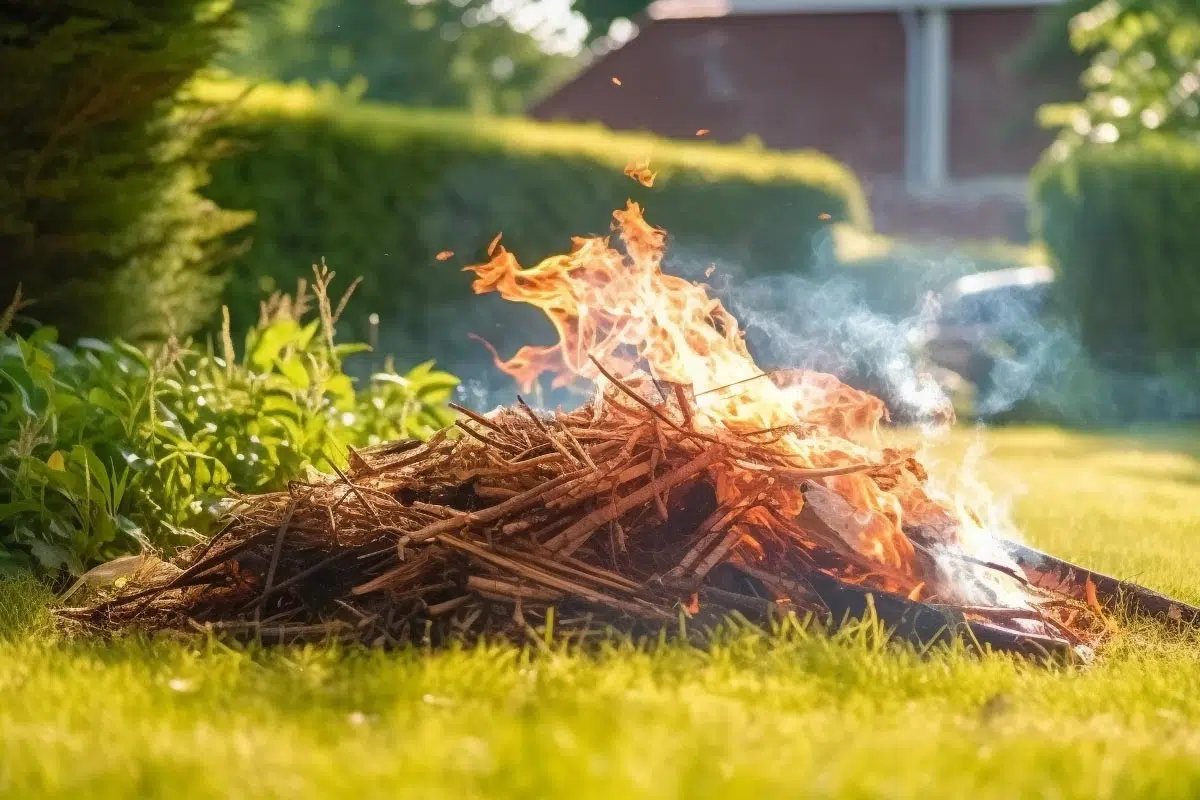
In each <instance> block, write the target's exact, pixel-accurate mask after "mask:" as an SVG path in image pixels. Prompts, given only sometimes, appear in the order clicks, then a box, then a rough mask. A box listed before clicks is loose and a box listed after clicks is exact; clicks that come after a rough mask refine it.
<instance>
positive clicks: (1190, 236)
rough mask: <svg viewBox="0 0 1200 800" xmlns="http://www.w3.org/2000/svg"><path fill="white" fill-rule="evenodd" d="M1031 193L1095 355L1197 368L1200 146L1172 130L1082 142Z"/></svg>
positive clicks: (1110, 361) (1065, 291)
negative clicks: (1175, 135) (1107, 141)
mask: <svg viewBox="0 0 1200 800" xmlns="http://www.w3.org/2000/svg"><path fill="white" fill-rule="evenodd" d="M1034 195H1035V198H1036V208H1035V214H1036V218H1035V220H1034V224H1035V227H1036V228H1037V230H1038V232H1039V233H1040V234H1041V236H1042V238H1043V239H1044V240H1045V242H1046V245H1047V247H1048V249H1049V251H1050V253H1051V254H1052V256H1053V258H1054V260H1055V262H1056V263H1057V265H1058V272H1059V281H1058V282H1059V284H1060V286H1061V287H1062V296H1063V298H1064V300H1066V302H1067V307H1068V308H1069V309H1070V310H1071V311H1073V313H1074V314H1075V315H1076V316H1077V320H1078V323H1079V326H1080V332H1081V335H1082V340H1083V344H1084V346H1085V347H1086V348H1087V350H1088V351H1089V353H1090V354H1091V356H1092V357H1093V358H1095V359H1096V360H1097V361H1098V362H1099V363H1102V364H1105V365H1107V366H1110V367H1113V368H1117V369H1123V370H1131V371H1147V372H1150V371H1156V372H1158V371H1173V370H1184V371H1191V374H1192V375H1194V376H1196V375H1200V361H1198V358H1200V356H1198V354H1200V314H1197V298H1200V146H1197V144H1196V143H1195V142H1194V141H1188V140H1182V139H1176V138H1172V137H1166V136H1149V137H1145V138H1143V139H1141V140H1139V141H1137V142H1131V143H1121V144H1117V145H1109V146H1102V145H1085V146H1082V147H1081V148H1079V149H1077V150H1076V151H1074V153H1073V154H1072V155H1071V156H1070V157H1069V158H1067V159H1066V160H1064V161H1054V160H1051V159H1050V158H1047V160H1046V161H1044V162H1043V163H1042V164H1041V165H1039V167H1038V169H1037V170H1036V171H1035V174H1034ZM1197 382H1200V377H1198V378H1197Z"/></svg>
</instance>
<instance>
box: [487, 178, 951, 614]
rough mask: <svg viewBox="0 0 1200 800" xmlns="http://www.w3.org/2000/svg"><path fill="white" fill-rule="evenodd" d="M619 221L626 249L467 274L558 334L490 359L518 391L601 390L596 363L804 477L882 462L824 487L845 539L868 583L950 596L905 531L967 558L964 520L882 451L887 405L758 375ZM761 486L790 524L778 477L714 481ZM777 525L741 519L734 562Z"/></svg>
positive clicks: (579, 244)
mask: <svg viewBox="0 0 1200 800" xmlns="http://www.w3.org/2000/svg"><path fill="white" fill-rule="evenodd" d="M613 218H614V228H615V230H616V231H617V232H618V233H619V235H620V239H621V242H622V243H623V249H621V250H619V249H617V248H616V247H614V246H613V244H612V243H611V242H610V240H609V239H607V238H602V237H592V238H576V239H574V240H573V246H572V248H571V250H570V252H569V253H566V254H562V255H556V256H552V257H550V258H547V259H546V260H544V261H542V262H541V263H539V264H537V265H535V266H532V267H529V268H528V269H523V268H522V267H521V266H520V264H519V263H518V262H517V259H516V258H515V257H514V255H513V254H512V253H510V252H508V251H507V250H506V249H505V248H504V247H502V246H499V245H498V244H497V245H496V247H495V251H494V253H493V254H492V256H491V259H490V260H489V261H488V262H487V263H484V264H478V265H475V266H471V267H468V268H467V269H468V270H470V271H472V272H474V273H475V280H474V284H473V289H474V291H475V292H476V293H479V294H483V293H487V292H498V293H499V294H500V295H501V296H502V297H504V298H505V299H507V300H511V301H515V302H522V303H528V304H530V305H533V306H536V307H537V308H539V309H541V310H542V311H543V312H544V313H545V314H546V316H547V317H548V318H549V319H550V321H551V323H552V324H553V325H554V328H555V330H556V331H557V334H558V342H557V343H556V344H553V345H550V346H544V347H538V346H525V347H522V348H521V349H520V350H518V351H517V353H516V354H515V355H514V356H513V357H512V358H510V359H508V360H502V359H501V358H500V357H499V356H498V355H497V354H496V353H495V351H494V350H493V351H492V352H493V356H494V357H495V360H496V364H497V366H498V367H499V368H500V369H501V370H503V371H504V372H506V373H508V374H509V375H511V376H512V377H513V378H514V379H516V381H517V382H518V384H520V386H521V387H522V389H523V390H524V391H528V390H529V389H530V388H531V387H532V386H533V384H534V383H535V382H536V381H537V380H538V378H539V376H541V375H542V374H543V373H551V374H552V375H553V376H554V379H553V385H554V386H565V385H568V384H570V383H572V382H574V381H575V380H577V379H587V380H592V381H598V380H600V379H602V376H601V374H600V370H599V369H598V367H597V365H596V362H598V363H599V364H602V365H604V366H605V367H606V370H605V371H607V372H609V373H611V374H616V375H627V374H630V373H632V372H633V371H635V370H638V369H641V370H644V371H645V372H647V373H648V374H649V375H650V376H651V377H652V378H654V379H655V380H659V381H664V382H669V383H672V384H677V385H682V386H685V387H690V391H691V392H692V394H693V396H694V401H693V405H694V412H695V418H694V419H693V420H692V422H693V424H694V425H695V427H696V428H697V429H698V430H700V431H704V430H706V429H707V430H709V431H710V432H711V431H713V430H717V429H719V428H723V429H725V430H728V431H731V432H734V433H739V434H743V435H747V436H755V437H760V438H762V440H763V444H762V449H763V450H764V451H765V452H769V453H770V454H771V455H772V457H773V458H776V459H778V460H779V461H781V462H782V463H786V464H789V465H794V466H795V467H796V468H797V469H798V470H801V469H821V468H838V467H846V466H848V465H855V464H868V463H870V464H885V465H888V466H887V467H886V469H882V470H874V471H866V472H864V471H859V472H853V473H851V474H844V475H837V476H833V477H826V478H824V479H822V482H823V483H824V485H825V487H826V488H828V489H831V490H833V492H835V493H836V494H837V495H840V496H841V498H843V499H844V500H846V501H848V503H849V508H850V509H851V512H850V515H849V517H847V518H845V519H844V522H845V524H844V525H842V526H840V529H841V531H843V532H845V533H844V534H843V535H844V536H845V538H846V539H847V542H846V543H847V544H848V545H849V546H851V547H853V548H854V549H855V550H856V551H858V552H859V553H860V554H862V555H863V556H865V557H867V558H868V559H869V560H870V561H872V562H873V563H875V564H877V565H878V570H879V574H878V575H873V576H871V577H872V579H873V580H875V581H877V582H880V583H882V585H884V586H885V587H886V588H889V589H891V590H894V591H899V592H902V593H904V594H907V595H909V596H912V597H914V598H915V597H929V596H931V595H943V594H945V593H946V591H947V589H946V588H945V587H941V586H937V585H935V584H934V583H931V582H930V581H931V577H930V576H929V575H928V574H927V572H928V570H925V571H924V573H923V571H922V570H921V568H920V567H919V565H918V563H917V558H916V554H915V549H916V548H915V547H914V543H913V541H912V540H910V538H909V536H908V535H906V533H905V529H906V527H912V526H918V527H920V528H921V530H922V532H923V535H924V536H925V537H926V538H927V540H929V541H932V543H933V544H935V545H941V546H946V547H960V548H961V547H962V546H963V545H964V543H965V542H964V540H963V539H962V536H961V534H960V533H959V531H960V525H959V522H960V515H959V514H958V513H957V511H956V509H955V508H954V506H953V505H952V504H951V503H948V502H945V501H943V500H941V499H934V498H933V497H931V496H930V495H929V494H928V493H927V492H926V491H925V489H924V487H923V484H924V482H925V479H926V475H925V473H924V470H923V468H922V467H921V466H920V464H919V463H918V462H917V461H916V459H915V458H914V457H913V453H912V452H911V451H907V450H901V449H893V448H889V447H886V446H885V444H884V442H883V438H882V434H881V424H882V423H883V422H884V421H885V420H887V410H886V408H885V406H884V404H883V402H882V401H881V400H880V399H879V398H877V397H875V396H873V395H871V394H868V393H866V392H862V391H859V390H857V389H854V388H852V387H850V386H848V385H846V384H844V383H842V382H841V381H840V380H839V379H838V378H836V377H834V376H833V375H828V374H824V373H819V372H812V371H806V370H788V371H775V372H772V373H771V374H767V373H765V372H764V371H763V370H762V369H761V368H760V367H759V366H758V365H757V364H756V363H755V361H754V359H753V357H752V356H751V354H750V352H749V350H748V349H747V347H746V343H745V338H744V334H743V332H742V330H741V329H740V327H739V325H738V322H737V320H736V319H735V318H734V317H733V316H732V315H731V314H730V313H729V312H728V311H727V310H726V309H725V308H724V307H723V306H722V304H721V303H720V301H718V300H716V299H714V298H712V297H710V296H709V294H708V290H707V288H706V287H705V286H703V285H701V284H698V283H693V282H690V281H688V280H685V279H683V278H681V277H678V276H674V275H669V274H666V273H664V272H663V270H662V259H663V255H664V251H665V245H666V235H665V232H664V231H663V230H661V229H659V228H656V227H654V226H652V225H650V224H649V223H648V222H647V221H646V220H645V218H644V217H643V215H642V209H641V207H640V206H639V205H638V204H637V203H635V202H632V201H630V202H628V203H627V205H626V207H625V208H624V209H621V210H617V211H615V212H613ZM494 244H495V243H494ZM593 358H594V359H595V362H593V360H592V359H593ZM768 432H769V433H770V435H769V436H762V434H764V433H768ZM755 441H756V442H757V441H758V439H755ZM786 473H787V470H786V469H784V470H782V471H781V473H780V474H781V475H783V476H786ZM764 480H766V481H767V483H768V484H771V482H772V481H774V483H773V484H772V485H771V488H770V491H771V493H772V499H773V501H774V503H773V505H774V507H775V509H776V510H777V511H779V512H780V514H781V515H783V516H784V517H791V518H795V516H796V515H798V514H799V513H800V512H801V511H802V510H803V509H804V506H805V502H806V501H805V497H804V494H803V492H802V490H801V487H800V485H799V483H800V482H799V481H794V482H790V481H787V480H777V481H776V480H775V476H774V471H772V473H769V474H768V475H767V476H765V477H764V473H763V472H762V471H761V470H759V471H755V470H749V469H745V470H743V469H738V470H725V471H719V472H718V473H717V474H716V480H715V484H716V491H717V496H718V499H719V500H720V501H721V502H722V503H723V504H737V503H739V502H743V501H745V500H747V499H748V498H750V497H752V496H753V495H755V494H756V493H758V492H761V491H763V487H764V483H763V482H764ZM772 525H773V523H772V519H771V516H770V513H769V512H767V511H766V510H765V509H764V508H761V507H756V508H752V509H751V510H750V511H749V512H747V513H746V514H744V515H743V516H742V517H740V518H739V520H738V522H737V523H736V524H735V525H734V526H733V527H731V531H741V532H742V536H741V537H740V538H739V539H738V540H737V543H736V544H735V545H734V548H735V549H734V553H735V556H736V557H737V558H740V559H742V560H743V561H745V562H747V563H752V562H754V561H755V560H756V559H759V558H761V554H762V550H763V542H761V541H759V540H758V539H756V537H755V536H754V535H752V534H751V533H750V531H752V530H754V528H755V526H762V527H772ZM929 541H927V544H928V543H929ZM842 577H846V576H842Z"/></svg>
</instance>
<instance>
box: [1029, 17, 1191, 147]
mask: <svg viewBox="0 0 1200 800" xmlns="http://www.w3.org/2000/svg"><path fill="white" fill-rule="evenodd" d="M1070 34H1071V44H1072V46H1073V47H1074V48H1075V49H1076V51H1078V52H1079V53H1081V54H1084V55H1087V56H1089V58H1090V64H1089V66H1088V68H1087V69H1086V70H1085V71H1084V73H1083V75H1082V78H1081V82H1082V83H1083V87H1084V89H1085V90H1086V91H1087V96H1086V97H1085V98H1084V100H1083V101H1082V102H1081V103H1078V104H1073V105H1064V106H1050V107H1047V108H1045V109H1044V110H1043V112H1042V119H1043V121H1044V122H1045V123H1046V124H1047V125H1049V126H1051V127H1058V128H1060V129H1061V131H1062V132H1061V135H1060V138H1059V141H1058V142H1057V143H1056V144H1055V147H1056V148H1057V150H1056V155H1057V156H1058V157H1060V158H1061V157H1065V156H1066V155H1067V154H1068V153H1069V151H1070V150H1071V149H1072V148H1074V147H1078V146H1080V145H1083V144H1085V143H1089V142H1090V143H1098V144H1112V143H1114V142H1118V141H1123V140H1128V139H1129V138H1131V137H1136V136H1139V135H1141V134H1142V133H1143V132H1147V131H1154V132H1158V133H1170V134H1174V135H1178V136H1188V137H1195V136H1196V135H1197V134H1198V133H1200V2H1198V0H1104V1H1103V2H1101V3H1100V4H1099V5H1097V6H1095V7H1094V8H1091V9H1090V10H1087V11H1084V12H1083V13H1079V14H1077V15H1076V16H1074V17H1073V18H1072V19H1071V21H1070Z"/></svg>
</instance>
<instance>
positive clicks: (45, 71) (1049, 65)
mask: <svg viewBox="0 0 1200 800" xmlns="http://www.w3.org/2000/svg"><path fill="white" fill-rule="evenodd" d="M4 5H5V8H4V10H3V12H2V13H0V18H3V19H4V21H5V25H6V27H5V28H4V34H3V35H4V37H5V38H6V41H7V43H8V44H7V45H6V47H5V49H4V52H3V54H2V55H0V74H4V75H5V76H10V77H8V78H6V82H8V83H9V86H8V88H7V89H6V92H5V97H4V98H2V99H0V125H2V126H3V136H4V141H5V142H6V143H8V144H9V146H8V147H7V148H6V149H5V151H4V152H3V153H0V164H2V165H3V169H4V181H3V184H4V185H3V187H2V188H0V243H2V244H3V250H4V252H5V254H6V262H7V265H6V266H5V267H4V268H3V273H4V274H3V277H2V278H0V294H2V295H3V296H4V297H5V298H8V297H11V296H12V295H13V294H14V292H15V291H16V288H17V285H18V284H21V285H22V287H23V297H24V298H26V299H27V300H34V301H36V304H35V305H32V306H29V307H28V308H21V309H20V310H19V313H17V314H16V319H17V321H18V322H20V320H34V319H36V320H38V321H39V322H41V323H45V324H50V325H54V326H56V327H57V328H58V332H59V338H60V340H61V341H63V342H66V343H70V342H73V341H75V340H76V339H78V338H79V337H93V338H105V337H120V338H122V339H126V340H129V341H133V342H138V343H140V342H151V343H152V342H155V341H163V340H165V339H166V338H167V337H168V336H171V335H174V336H176V337H193V338H194V340H195V341H197V342H204V341H208V342H210V343H211V342H214V341H216V339H217V338H219V331H220V327H221V324H222V314H221V311H220V308H221V306H222V305H226V306H227V307H228V314H229V319H230V325H231V328H232V330H233V332H234V333H235V337H234V338H235V339H236V340H237V342H239V343H240V342H241V336H242V333H243V332H244V331H246V330H247V329H249V328H251V327H253V326H254V325H255V323H256V321H257V320H259V318H260V303H261V301H262V300H263V299H264V298H265V297H268V296H269V295H271V294H272V293H273V292H277V291H284V292H290V291H293V290H294V289H295V287H296V285H297V281H298V280H301V279H311V277H312V265H313V264H316V263H321V262H322V261H323V262H324V263H325V264H327V265H328V266H329V267H330V268H332V269H334V270H336V271H337V273H338V276H339V280H340V281H343V282H346V283H348V281H349V280H350V279H351V278H354V277H361V278H362V283H361V285H360V286H359V287H358V289H357V293H356V295H355V297H354V299H353V300H352V301H351V302H350V304H349V305H348V307H347V309H346V312H345V313H344V315H343V316H342V317H341V320H340V322H339V325H338V334H339V336H341V337H343V338H346V339H349V340H355V341H362V342H368V343H370V344H371V345H372V346H373V347H374V353H373V354H372V355H369V356H367V355H360V356H356V357H355V360H353V361H352V362H350V363H352V364H353V369H354V370H356V371H357V372H359V373H363V374H365V372H366V371H369V370H372V369H378V368H379V367H380V365H381V364H382V363H383V362H384V359H385V358H388V357H391V358H392V359H393V360H394V363H395V364H397V365H400V366H402V367H407V366H411V365H412V364H416V363H418V362H422V361H425V360H426V359H434V360H436V362H437V363H438V365H439V367H441V368H442V369H445V370H447V371H449V372H452V373H454V374H456V375H458V376H460V377H461V378H462V379H463V381H464V389H463V390H462V391H464V392H468V393H474V394H473V395H471V397H473V402H474V403H475V404H478V405H488V404H490V403H494V402H500V401H502V400H504V399H506V398H508V397H510V396H511V392H512V387H511V386H510V384H509V382H508V379H507V378H506V377H505V376H503V375H501V374H499V373H498V372H497V371H496V370H494V369H493V367H492V366H491V357H490V355H489V354H488V352H487V350H486V349H485V348H484V347H483V346H482V345H481V344H480V343H479V342H478V341H476V340H475V339H473V338H470V334H475V335H478V336H481V337H483V338H485V339H486V340H488V341H489V342H491V343H492V344H494V345H495V346H496V347H497V348H498V350H499V351H500V352H501V353H502V354H505V355H508V354H510V353H511V352H512V351H513V350H514V349H515V348H516V347H517V346H519V345H520V344H523V343H527V342H530V341H542V342H545V341H546V340H547V338H548V337H549V335H550V329H549V327H548V326H547V325H546V324H545V323H544V322H543V321H542V320H541V319H540V318H539V315H538V314H537V313H536V312H534V311H532V310H531V309H524V308H514V307H511V306H510V305H508V304H505V303H504V302H503V301H500V300H499V299H497V298H495V297H490V296H489V297H483V298H479V297H475V296H473V295H472V294H471V292H470V288H469V285H470V280H469V275H467V274H464V273H463V272H462V270H461V268H462V267H463V266H464V265H466V264H469V263H474V262H476V261H478V260H481V259H482V258H483V256H484V251H485V249H486V247H487V244H488V243H489V242H490V241H491V240H492V239H493V237H494V236H495V235H496V234H497V233H503V236H504V239H503V240H504V243H505V244H506V246H507V247H508V248H509V249H511V250H513V251H515V253H516V254H517V256H518V257H519V258H520V260H521V261H522V263H524V264H532V263H535V262H536V260H538V259H540V258H543V257H545V256H547V255H549V254H552V253H556V252H561V251H564V250H565V249H567V248H568V247H569V244H570V237H572V236H575V235H584V234H588V233H606V232H607V228H608V223H609V220H610V213H611V211H612V209H614V208H617V207H619V206H621V205H622V204H623V203H624V201H625V199H626V198H627V197H632V198H634V199H636V200H638V201H639V202H641V203H643V204H644V205H645V207H646V209H647V214H648V217H649V219H650V221H651V222H653V223H655V224H657V225H660V226H663V227H665V228H666V229H667V231H668V232H669V235H670V247H671V251H670V252H671V256H670V258H671V262H670V265H669V268H670V269H672V270H675V271H678V272H679V273H681V274H684V275H687V276H689V277H694V278H697V279H700V278H702V276H703V275H704V274H705V273H706V271H708V268H709V266H710V265H715V267H716V270H715V273H713V274H712V277H711V278H710V279H709V283H711V284H712V285H713V287H714V290H716V291H718V292H720V293H721V294H722V296H723V297H724V298H725V299H726V300H727V302H729V303H730V304H731V305H732V306H733V307H734V308H735V310H736V311H737V313H738V314H739V316H740V317H741V318H742V319H743V321H744V322H745V324H746V325H747V327H748V328H749V330H750V340H751V342H752V344H753V346H754V347H755V349H756V351H757V352H758V353H759V357H760V359H761V360H762V361H763V362H764V363H765V364H766V365H768V366H775V365H785V364H786V365H797V366H811V367H815V368H820V369H827V370H830V371H834V372H837V373H838V374H839V375H842V376H843V377H845V378H847V379H848V380H850V381H851V382H852V383H855V384H857V385H861V386H865V387H867V388H870V389H872V390H874V391H877V392H879V393H880V394H881V395H883V396H884V397H885V399H887V400H888V402H889V404H890V405H891V406H892V407H893V409H894V410H895V411H896V412H897V416H898V417H899V418H902V419H903V418H916V417H919V416H920V414H921V413H922V411H923V410H924V409H925V407H926V406H927V405H928V398H927V397H926V396H925V395H923V394H922V393H921V392H920V391H918V389H917V387H918V386H919V384H920V381H919V380H918V377H919V375H920V374H921V373H924V372H930V373H932V374H934V375H935V376H936V377H937V379H938V381H939V383H940V385H941V386H943V387H944V388H945V389H946V390H947V391H949V392H951V393H952V394H953V395H954V397H955V399H956V402H958V404H959V408H960V411H962V412H963V413H964V414H967V415H975V416H981V417H986V418H989V419H997V420H999V419H1013V418H1019V419H1047V420H1051V421H1056V422H1064V423H1069V424H1113V423H1117V422H1128V421H1130V420H1140V419H1162V418H1180V417H1188V416H1195V415H1196V414H1197V413H1198V409H1200V377H1198V376H1200V360H1198V356H1197V353H1198V352H1200V314H1197V310H1198V307H1200V259H1198V257H1197V252H1198V250H1197V245H1198V244H1200V152H1198V151H1197V139H1196V136H1197V131H1198V129H1200V115H1198V102H1200V74H1198V71H1197V64H1198V58H1200V3H1197V2H1195V0H1159V1H1157V2H1151V1H1150V0H1121V1H1120V2H1118V1H1117V0H1104V2H1101V3H1099V4H1096V3H1094V2H1093V0H1065V1H1064V2H1055V0H1008V1H1007V2H1006V1H1005V0H928V1H927V2H924V3H917V4H909V3H892V2H888V0H657V2H654V3H651V4H649V5H646V4H645V3H644V2H640V1H639V0H276V1H275V2H255V1H254V0H220V1H217V0H156V2H149V0H124V2H120V3H115V2H114V3H108V4H105V3H87V4H83V3H66V2H62V3H57V2H56V3H45V4H22V3H16V4H4ZM645 158H649V159H650V162H651V165H652V168H653V169H654V170H655V171H656V172H657V173H658V181H657V182H656V183H655V185H654V187H653V188H644V187H642V186H640V185H638V184H636V183H635V182H633V181H631V180H629V179H628V178H626V177H624V176H623V175H622V167H623V165H624V164H625V163H627V162H628V161H630V160H635V159H645ZM445 251H452V252H453V255H452V256H450V257H448V258H445V260H438V258H437V254H439V253H443V252H445ZM343 285H344V283H343ZM554 399H556V396H542V400H543V402H551V401H553V400H554ZM558 399H561V398H558Z"/></svg>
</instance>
